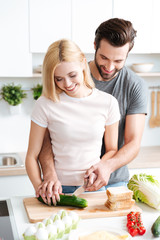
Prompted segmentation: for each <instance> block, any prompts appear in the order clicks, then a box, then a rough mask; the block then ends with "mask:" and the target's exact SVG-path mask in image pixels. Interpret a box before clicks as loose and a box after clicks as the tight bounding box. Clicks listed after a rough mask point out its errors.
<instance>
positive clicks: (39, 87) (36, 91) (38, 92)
mask: <svg viewBox="0 0 160 240" xmlns="http://www.w3.org/2000/svg"><path fill="white" fill-rule="evenodd" d="M32 91H33V98H34V99H35V100H37V99H38V98H39V97H40V96H41V94H42V85H41V84H37V85H36V86H35V87H33V88H32Z"/></svg>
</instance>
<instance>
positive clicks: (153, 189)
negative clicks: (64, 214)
mask: <svg viewBox="0 0 160 240" xmlns="http://www.w3.org/2000/svg"><path fill="white" fill-rule="evenodd" d="M127 186H128V188H129V189H130V190H132V191H133V198H134V199H135V200H136V202H139V201H140V202H144V203H146V204H148V205H149V206H151V207H153V208H155V209H159V210H160V183H159V182H158V180H157V179H156V178H155V177H154V176H152V175H147V174H145V173H141V174H135V175H133V176H132V178H131V179H130V180H129V182H128V185H127Z"/></svg>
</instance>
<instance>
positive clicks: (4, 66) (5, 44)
mask: <svg viewBox="0 0 160 240" xmlns="http://www.w3.org/2000/svg"><path fill="white" fill-rule="evenodd" d="M31 59H32V58H31V55H30V54H29V36H28V0H23V1H22V0H14V1H13V0H5V1H3V0H0V76H5V77H8V76H9V77H10V76H11V77H17V76H30V75H31V74H32V62H31Z"/></svg>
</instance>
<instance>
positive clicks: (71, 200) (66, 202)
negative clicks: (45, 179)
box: [37, 195, 88, 208]
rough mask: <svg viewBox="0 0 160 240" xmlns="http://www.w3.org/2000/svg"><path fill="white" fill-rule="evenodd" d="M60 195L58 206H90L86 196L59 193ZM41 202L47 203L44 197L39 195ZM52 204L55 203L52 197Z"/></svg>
mask: <svg viewBox="0 0 160 240" xmlns="http://www.w3.org/2000/svg"><path fill="white" fill-rule="evenodd" d="M59 196H60V201H59V202H57V206H72V207H78V208H85V207H87V206H88V202H87V200H86V199H84V198H79V197H76V196H75V195H72V196H70V195H59ZM37 199H38V200H39V201H40V202H42V203H44V204H46V203H45V202H44V201H43V199H42V197H41V196H39V197H38V198H37ZM51 205H52V206H54V205H53V202H52V198H51Z"/></svg>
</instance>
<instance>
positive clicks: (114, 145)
mask: <svg viewBox="0 0 160 240" xmlns="http://www.w3.org/2000/svg"><path fill="white" fill-rule="evenodd" d="M118 125H119V122H116V123H114V124H112V125H106V127H105V133H104V142H105V148H106V153H105V154H104V155H103V156H102V158H101V161H100V162H99V163H97V164H95V165H93V166H92V167H91V168H90V169H88V170H87V171H86V174H85V178H89V179H90V176H92V174H93V173H94V174H95V175H96V180H95V181H94V183H93V184H91V182H90V180H89V182H88V187H87V188H86V191H96V190H98V189H100V188H101V187H103V186H106V185H107V183H108V181H109V178H110V175H111V173H112V171H111V168H110V165H108V163H109V159H111V158H112V157H113V156H114V155H115V154H116V152H117V151H118Z"/></svg>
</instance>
